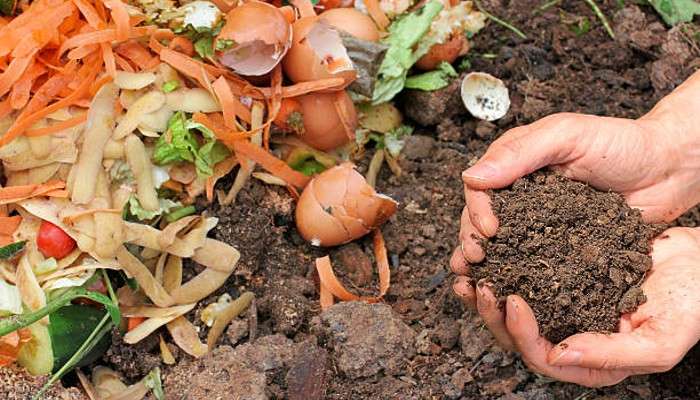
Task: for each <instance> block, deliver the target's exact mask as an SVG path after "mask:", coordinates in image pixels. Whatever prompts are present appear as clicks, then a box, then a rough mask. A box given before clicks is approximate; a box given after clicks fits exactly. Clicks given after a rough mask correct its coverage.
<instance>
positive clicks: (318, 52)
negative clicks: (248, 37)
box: [282, 16, 357, 85]
mask: <svg viewBox="0 0 700 400" xmlns="http://www.w3.org/2000/svg"><path fill="white" fill-rule="evenodd" d="M292 30H293V32H294V34H293V38H294V39H293V41H292V47H291V48H290V49H289V52H288V53H287V56H286V57H284V60H283V61H282V66H283V67H284V73H285V75H286V76H287V77H288V78H289V79H290V80H292V81H293V82H295V83H298V82H308V81H315V80H319V79H325V78H343V79H344V80H345V82H346V83H347V84H348V85H349V84H350V83H351V82H352V81H353V80H355V78H356V76H357V72H356V71H355V67H354V66H353V64H352V60H350V56H348V52H347V49H345V46H343V40H342V39H341V38H340V34H339V33H338V31H337V30H336V29H335V28H333V27H332V26H331V25H329V24H328V23H326V22H324V21H322V20H321V19H320V17H318V16H314V17H304V18H300V19H298V20H297V21H296V22H294V25H292Z"/></svg>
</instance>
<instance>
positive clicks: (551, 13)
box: [106, 0, 700, 400]
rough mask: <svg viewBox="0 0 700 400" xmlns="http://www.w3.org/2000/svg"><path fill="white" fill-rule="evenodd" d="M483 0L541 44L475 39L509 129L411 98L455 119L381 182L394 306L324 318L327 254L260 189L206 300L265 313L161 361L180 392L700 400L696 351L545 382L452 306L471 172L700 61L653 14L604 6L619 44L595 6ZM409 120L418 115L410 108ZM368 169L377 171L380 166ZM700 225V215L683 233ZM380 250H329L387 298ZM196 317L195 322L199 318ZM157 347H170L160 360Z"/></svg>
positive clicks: (642, 103) (244, 197)
mask: <svg viewBox="0 0 700 400" xmlns="http://www.w3.org/2000/svg"><path fill="white" fill-rule="evenodd" d="M481 3H482V6H483V7H485V8H486V9H488V10H491V11H492V12H493V13H495V14H497V15H498V16H500V17H501V18H503V19H505V20H508V21H510V22H511V23H513V24H514V25H515V26H517V27H519V28H520V29H521V30H522V31H523V32H525V33H526V35H527V36H528V39H526V40H523V39H519V38H518V37H516V36H515V35H513V34H512V33H511V32H510V31H508V30H506V29H504V28H503V27H501V26H498V25H496V24H493V23H491V24H489V26H488V27H486V28H485V29H484V30H483V31H482V32H480V33H479V34H478V35H476V36H475V37H474V42H473V48H472V50H471V53H470V56H469V58H470V62H471V70H474V71H483V72H488V73H491V74H493V75H495V76H497V77H499V78H501V79H503V81H504V82H505V83H506V84H507V85H508V87H509V90H510V96H511V100H512V106H511V109H510V111H509V113H508V115H506V117H504V118H503V119H501V120H499V121H496V122H495V123H485V122H479V123H477V122H476V121H474V120H473V119H471V118H470V117H469V116H468V115H467V114H466V112H464V111H463V110H462V109H460V108H459V107H450V108H446V107H444V106H436V104H437V103H439V102H446V101H447V100H448V99H454V97H455V96H458V94H457V92H456V91H455V90H454V87H453V88H452V89H449V88H448V90H445V91H442V92H440V93H439V94H435V95H432V96H424V95H421V94H417V93H407V94H406V95H405V96H404V97H403V99H402V104H404V105H405V104H414V105H415V107H414V108H413V109H412V110H413V111H412V112H413V113H417V112H418V111H417V110H424V112H426V113H435V110H439V109H442V111H441V112H442V114H438V115H440V118H438V119H434V120H432V121H428V120H427V119H422V118H421V117H419V116H418V115H417V114H416V115H414V116H413V120H414V121H419V120H420V121H424V122H425V121H427V122H429V123H430V124H434V125H429V126H422V127H421V126H417V128H418V129H417V131H416V135H415V136H413V137H411V138H409V139H408V143H407V145H406V148H405V150H404V154H403V156H402V157H401V160H400V165H401V167H402V170H403V173H402V175H401V176H400V177H396V176H393V175H392V174H391V173H390V172H389V171H388V170H387V169H386V168H384V169H383V170H382V172H381V174H380V176H379V179H378V188H379V189H380V190H381V191H383V192H385V193H387V194H389V195H391V196H392V197H394V198H395V199H396V200H398V201H399V202H400V203H401V205H400V209H399V211H398V213H397V215H396V216H395V217H394V218H392V219H391V220H390V221H389V222H388V223H387V224H386V225H385V226H384V227H383V232H384V235H385V238H386V241H387V246H388V250H389V255H390V261H391V272H392V277H391V279H392V285H391V288H390V290H389V293H388V294H387V296H386V297H385V304H377V305H366V304H363V303H347V304H341V305H338V306H334V307H333V309H331V310H330V311H328V312H326V313H321V310H320V308H319V306H318V292H317V280H316V279H317V278H316V277H315V273H314V270H313V260H314V258H315V257H318V256H320V255H324V254H326V253H327V251H326V250H319V249H317V248H314V247H312V246H309V245H308V244H306V243H305V242H304V241H303V240H302V238H301V237H299V235H298V234H297V232H296V230H295V227H294V219H293V200H292V199H291V197H290V196H289V195H288V193H287V192H286V191H284V190H281V189H277V188H274V187H270V186H265V185H263V184H261V183H259V182H253V183H251V184H250V185H249V186H247V187H246V190H244V191H243V192H242V193H241V195H240V196H239V199H238V202H237V204H236V205H235V206H232V207H226V208H223V209H222V208H219V207H218V206H213V207H212V208H211V209H210V210H209V211H210V213H211V214H213V215H216V216H218V217H219V218H220V224H219V226H218V227H217V229H216V230H215V232H214V235H215V236H216V237H217V238H218V239H222V240H226V241H227V242H229V243H231V244H232V245H234V246H236V247H237V248H238V249H239V250H240V251H241V254H242V258H241V262H240V264H239V266H238V268H237V274H236V276H234V277H232V278H231V279H230V280H229V282H227V283H226V285H225V286H224V288H222V289H221V290H220V291H219V292H218V293H217V294H216V295H214V296H212V297H210V298H208V299H206V300H205V301H203V304H207V303H210V302H212V301H215V300H216V298H217V297H218V295H220V294H221V293H223V292H228V293H229V294H231V295H232V296H234V297H235V296H236V295H238V294H239V293H240V292H241V291H242V290H252V291H253V292H254V293H255V294H256V297H257V299H256V301H255V307H256V310H257V312H251V313H248V314H247V315H246V316H244V317H243V318H241V319H240V321H239V322H236V324H235V327H232V329H231V330H230V331H229V332H227V334H226V335H224V336H223V337H222V339H221V341H220V343H219V344H220V348H219V349H218V350H217V351H216V352H215V354H214V355H212V356H209V357H207V358H205V359H202V360H197V361H194V360H192V359H191V358H190V357H188V356H186V355H183V354H181V353H180V354H176V358H177V361H178V362H177V364H176V365H174V366H165V365H164V366H162V370H163V374H164V383H165V389H166V392H167V398H169V399H188V400H199V399H207V400H213V399H219V398H221V399H230V398H236V399H268V398H269V399H283V398H288V399H309V400H313V399H322V398H328V399H470V400H471V399H487V400H489V399H500V400H522V399H528V400H534V399H538V400H549V399H551V400H555V399H556V400H574V399H576V400H584V399H588V400H591V399H599V400H602V399H697V398H700V387H698V385H697V384H693V383H692V382H698V381H699V380H698V379H697V377H698V376H700V369H699V368H700V366H699V365H698V364H699V361H698V360H699V359H700V358H699V357H698V352H697V351H693V352H692V353H691V354H689V356H688V357H687V358H686V360H684V362H683V363H682V364H681V365H679V366H678V367H676V368H675V369H674V370H672V371H670V372H668V373H666V374H663V375H659V376H651V377H649V376H641V377H636V378H633V379H630V380H627V381H625V382H623V383H622V384H620V385H617V386H615V387H613V388H606V389H587V388H583V387H580V386H576V385H571V384H564V383H557V382H552V381H551V380H549V379H546V378H544V377H541V376H538V375H535V374H533V373H531V372H530V371H528V369H527V368H526V367H525V366H524V365H523V363H522V362H521V360H520V359H519V358H518V357H517V355H514V354H510V353H507V352H504V351H502V350H501V349H499V348H498V347H497V346H496V345H495V344H494V340H493V338H492V337H491V335H490V333H489V332H488V330H487V329H485V328H484V326H483V323H482V322H481V320H480V319H479V318H478V317H477V316H475V315H472V314H471V313H470V312H468V311H466V310H465V309H464V308H463V306H462V305H461V304H459V303H458V302H457V301H456V300H455V299H454V298H453V297H452V296H451V280H452V276H451V274H450V272H449V266H448V265H449V258H450V253H451V251H452V250H453V249H454V248H455V247H456V246H457V238H458V232H459V219H460V214H461V211H462V207H463V205H464V198H463V192H462V186H461V183H460V173H461V171H462V170H463V169H464V168H465V167H467V166H468V165H470V164H471V163H473V162H475V161H476V160H477V159H478V157H479V156H480V155H481V154H483V152H484V150H485V149H486V147H487V146H488V144H489V143H490V142H492V141H493V140H494V139H495V138H497V137H498V136H499V135H500V134H502V133H503V132H504V131H506V130H507V129H508V128H511V127H514V126H517V125H520V124H523V123H528V122H531V121H534V120H535V119H537V118H541V117H543V116H545V115H548V114H550V113H553V112H559V111H570V112H584V113H591V114H598V115H609V116H617V117H629V118H636V117H639V116H641V115H643V114H644V113H645V112H646V111H648V110H649V109H650V108H651V107H652V106H653V105H654V104H655V102H656V101H657V100H658V99H660V98H661V97H662V96H663V95H665V94H667V93H668V92H669V91H670V90H672V88H673V87H675V86H676V85H678V84H679V83H680V82H682V81H683V79H685V77H687V76H688V75H689V74H690V72H691V71H692V70H694V68H695V67H696V66H698V65H700V58H699V57H700V53H699V52H698V43H697V42H696V41H695V40H696V39H695V37H697V36H694V35H693V33H692V32H693V31H692V29H693V26H692V25H686V26H685V28H676V29H674V30H668V29H667V28H666V27H665V26H664V25H662V23H661V21H660V20H659V18H658V17H657V16H656V15H655V14H654V13H653V11H652V10H651V9H650V8H648V7H640V6H637V5H635V4H634V3H633V2H627V1H625V2H622V1H598V2H597V3H598V4H600V5H601V6H602V9H603V12H604V13H605V14H606V15H608V16H609V18H610V19H611V24H612V26H613V28H614V29H615V31H616V33H617V36H616V39H615V40H612V39H611V38H609V37H608V36H607V34H606V33H605V31H604V29H603V28H602V26H601V24H600V23H599V22H598V20H597V19H596V18H595V16H594V14H593V13H592V12H591V10H590V8H588V6H587V5H586V3H585V2H583V1H569V0H567V1H562V2H560V3H559V4H555V5H554V6H551V7H549V8H547V9H546V10H540V9H539V7H540V6H541V5H542V3H544V2H541V1H532V0H518V1H501V0H489V1H482V2H481ZM584 18H585V19H588V21H589V23H590V26H591V29H590V31H588V32H585V33H580V34H576V33H575V32H574V31H573V30H572V24H574V23H579V22H580V21H582V20H583V19H584ZM577 21H578V22H577ZM450 90H451V91H450ZM428 97H429V98H428ZM431 102H432V103H431ZM431 104H432V105H431ZM407 117H408V119H409V121H410V120H411V117H412V115H411V113H410V112H409V113H407ZM417 125H418V124H417ZM370 155H371V154H370ZM359 165H360V167H359V168H360V171H364V169H365V166H366V158H365V160H364V161H360V162H359ZM698 222H700V220H699V219H698V218H697V217H692V216H691V217H688V218H686V219H684V221H683V224H685V225H697V224H698ZM348 248H349V250H348ZM371 249H372V248H371V243H370V241H369V240H367V239H364V240H359V241H357V242H356V243H355V244H354V245H352V246H348V247H345V248H339V249H331V250H330V255H331V257H332V258H333V259H334V261H335V262H336V265H337V267H336V269H337V270H338V274H339V275H341V279H343V280H344V282H345V283H346V284H347V285H348V287H350V288H352V289H353V290H356V291H357V292H359V293H375V292H376V282H377V280H376V274H374V273H373V274H372V275H371V279H370V277H369V276H368V274H367V273H366V269H367V265H373V264H372V263H373V258H372V251H371ZM344 252H345V253H347V254H350V256H348V255H347V254H344ZM353 260H354V261H353ZM341 264H342V265H343V268H341V267H340V265H341ZM347 264H354V265H347ZM345 268H347V270H345ZM198 312H199V311H194V312H193V313H192V314H191V315H190V318H191V319H192V320H197V319H196V316H197V313H198ZM357 316H362V318H356V317H357ZM347 321H352V324H350V323H348V322H347ZM200 325H201V324H200ZM201 328H202V335H204V334H206V328H204V327H201ZM246 328H247V330H246ZM387 332H388V333H387ZM389 333H390V334H389ZM163 335H164V338H165V339H166V340H167V341H170V338H169V336H168V335H167V332H165V333H163ZM363 338H364V339H365V340H361V339H363ZM348 343H352V346H348V345H347V344H348ZM115 346H119V344H115ZM387 350H388V351H387ZM144 351H147V350H144ZM157 351H158V350H157V346H156V348H154V349H151V350H150V353H151V354H157ZM112 354H114V355H115V356H114V357H111V358H109V360H106V361H108V364H110V365H112V366H114V367H116V368H117V369H127V368H129V366H131V367H132V368H133V367H134V365H135V364H134V363H135V362H136V360H138V358H135V359H133V360H131V361H130V360H128V359H127V355H128V353H127V352H125V351H123V350H120V349H118V348H115V349H113V352H112ZM142 355H143V352H141V354H139V353H136V354H134V355H133V357H139V356H142Z"/></svg>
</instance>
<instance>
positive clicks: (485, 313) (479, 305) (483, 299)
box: [476, 281, 515, 350]
mask: <svg viewBox="0 0 700 400" xmlns="http://www.w3.org/2000/svg"><path fill="white" fill-rule="evenodd" d="M476 309H477V310H478V311H479V314H480V315H481V318H482V319H483V320H484V323H485V324H486V326H487V327H488V328H489V330H490V331H491V333H492V334H493V337H494V338H496V341H498V344H499V345H500V346H501V347H503V348H504V349H505V350H514V349H515V346H514V345H513V340H512V339H511V337H510V334H509V333H508V329H507V328H506V323H505V313H504V312H503V310H502V309H501V308H499V307H498V300H496V296H494V295H493V292H492V291H491V289H490V288H488V287H487V286H486V284H485V283H484V282H483V281H480V282H479V283H478V284H477V285H476Z"/></svg>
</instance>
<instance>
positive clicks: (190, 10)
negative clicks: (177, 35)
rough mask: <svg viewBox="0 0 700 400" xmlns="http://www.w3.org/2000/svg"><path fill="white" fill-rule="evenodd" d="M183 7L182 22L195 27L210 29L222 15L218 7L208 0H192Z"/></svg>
mask: <svg viewBox="0 0 700 400" xmlns="http://www.w3.org/2000/svg"><path fill="white" fill-rule="evenodd" d="M183 8H184V10H185V19H184V21H183V24H184V25H185V26H188V25H192V27H194V28H195V29H202V28H205V29H212V28H214V26H216V24H217V23H219V21H220V20H221V17H222V16H223V14H222V13H221V10H219V7H217V6H216V5H215V4H214V3H211V2H208V1H193V2H191V3H187V4H186V5H185V6H183Z"/></svg>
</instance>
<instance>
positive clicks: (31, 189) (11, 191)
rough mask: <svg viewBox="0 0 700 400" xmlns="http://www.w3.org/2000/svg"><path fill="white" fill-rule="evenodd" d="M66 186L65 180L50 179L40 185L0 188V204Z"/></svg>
mask: <svg viewBox="0 0 700 400" xmlns="http://www.w3.org/2000/svg"><path fill="white" fill-rule="evenodd" d="M65 187H66V183H65V182H63V181H50V182H46V183H43V184H40V185H37V184H32V185H21V186H7V187H4V188H0V204H10V203H16V202H18V201H22V200H25V199H29V198H32V197H37V196H45V195H47V194H48V193H51V192H54V191H56V190H62V189H63V188H65Z"/></svg>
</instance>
